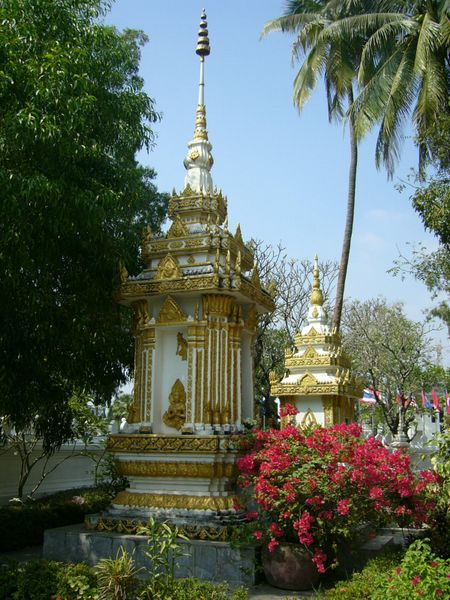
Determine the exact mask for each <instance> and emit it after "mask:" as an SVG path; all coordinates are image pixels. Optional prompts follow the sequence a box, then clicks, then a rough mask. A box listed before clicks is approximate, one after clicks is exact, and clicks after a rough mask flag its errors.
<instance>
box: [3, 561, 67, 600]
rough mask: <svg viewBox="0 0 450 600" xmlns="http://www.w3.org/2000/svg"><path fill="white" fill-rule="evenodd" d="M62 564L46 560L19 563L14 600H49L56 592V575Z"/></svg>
mask: <svg viewBox="0 0 450 600" xmlns="http://www.w3.org/2000/svg"><path fill="white" fill-rule="evenodd" d="M63 568H64V565H63V564H62V563H57V562H49V561H47V560H42V559H38V560H30V561H29V562H26V563H21V565H20V567H19V570H18V576H17V590H16V591H15V592H14V594H13V595H12V597H11V598H12V599H14V600H49V599H50V598H52V597H53V596H54V595H55V594H56V592H57V587H58V586H57V582H58V574H59V571H60V570H61V569H63Z"/></svg>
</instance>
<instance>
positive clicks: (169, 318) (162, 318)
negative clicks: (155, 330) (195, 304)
mask: <svg viewBox="0 0 450 600" xmlns="http://www.w3.org/2000/svg"><path fill="white" fill-rule="evenodd" d="M184 321H186V315H185V314H184V312H183V310H182V309H181V307H180V306H179V305H178V303H177V302H176V300H174V298H172V297H171V296H167V298H166V299H165V300H164V303H163V305H162V306H161V310H160V311H159V314H158V318H157V319H156V322H157V323H158V325H169V324H171V323H183V322H184Z"/></svg>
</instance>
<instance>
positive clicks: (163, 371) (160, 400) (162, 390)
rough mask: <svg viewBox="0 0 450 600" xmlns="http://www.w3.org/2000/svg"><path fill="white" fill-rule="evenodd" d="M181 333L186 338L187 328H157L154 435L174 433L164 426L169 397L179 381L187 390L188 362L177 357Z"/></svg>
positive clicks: (171, 429) (176, 326)
mask: <svg viewBox="0 0 450 600" xmlns="http://www.w3.org/2000/svg"><path fill="white" fill-rule="evenodd" d="M178 332H180V333H182V334H183V336H184V337H185V338H186V336H187V328H186V327H183V326H180V325H175V326H171V327H164V328H157V330H156V348H157V352H156V360H155V374H156V377H155V380H154V383H153V385H154V388H153V390H154V396H153V398H154V400H153V402H154V403H153V409H154V412H153V415H154V420H153V433H173V428H171V427H167V425H165V424H164V422H163V420H162V417H163V415H164V413H165V412H166V410H167V409H168V406H169V395H170V392H171V390H172V386H173V384H174V383H175V381H176V380H177V379H179V380H180V381H181V383H182V384H183V386H184V388H185V389H187V365H188V363H187V360H182V358H181V356H178V355H177V353H176V352H177V336H176V334H177V333H178Z"/></svg>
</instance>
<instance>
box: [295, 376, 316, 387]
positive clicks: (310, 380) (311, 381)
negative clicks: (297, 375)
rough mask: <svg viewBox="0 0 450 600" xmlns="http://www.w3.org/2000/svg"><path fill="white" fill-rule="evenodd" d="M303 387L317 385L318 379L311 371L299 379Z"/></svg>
mask: <svg viewBox="0 0 450 600" xmlns="http://www.w3.org/2000/svg"><path fill="white" fill-rule="evenodd" d="M299 383H300V385H301V386H302V387H309V386H311V385H317V379H316V378H315V377H314V376H313V375H311V373H306V374H305V375H303V377H302V378H301V379H300V381H299Z"/></svg>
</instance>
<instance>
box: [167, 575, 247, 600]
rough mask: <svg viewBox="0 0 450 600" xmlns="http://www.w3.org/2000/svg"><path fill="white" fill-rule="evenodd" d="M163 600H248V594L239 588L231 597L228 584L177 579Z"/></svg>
mask: <svg viewBox="0 0 450 600" xmlns="http://www.w3.org/2000/svg"><path fill="white" fill-rule="evenodd" d="M162 598H176V600H229V599H230V598H231V599H232V600H247V599H248V592H247V590H246V589H245V588H243V587H239V588H236V589H235V590H234V592H233V593H232V595H231V596H230V588H229V586H228V585H227V584H226V583H212V582H210V581H201V580H200V579H193V578H189V579H177V580H175V581H174V582H173V587H172V589H171V590H170V591H168V592H167V595H166V596H163V597H162Z"/></svg>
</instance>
